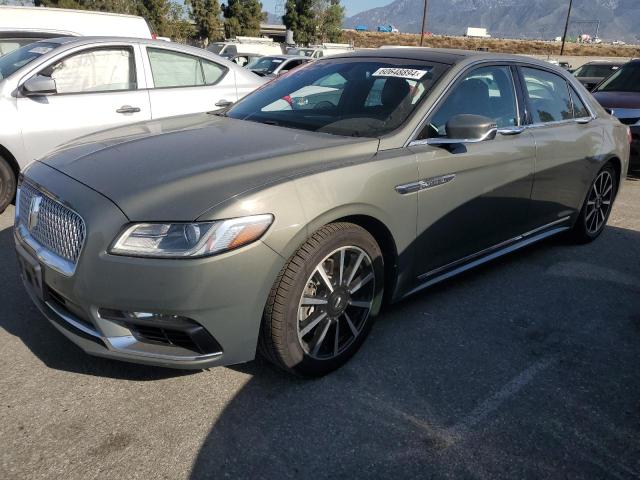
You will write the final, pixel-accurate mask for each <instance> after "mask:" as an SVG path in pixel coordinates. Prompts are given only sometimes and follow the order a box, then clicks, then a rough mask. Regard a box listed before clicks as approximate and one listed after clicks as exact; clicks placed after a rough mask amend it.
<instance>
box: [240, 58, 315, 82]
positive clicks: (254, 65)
mask: <svg viewBox="0 0 640 480" xmlns="http://www.w3.org/2000/svg"><path fill="white" fill-rule="evenodd" d="M311 61H312V60H311V59H310V58H309V57H300V56H297V55H272V56H268V57H260V58H256V59H254V60H252V61H251V63H249V64H248V65H247V68H248V69H249V70H251V71H252V72H253V73H255V74H256V75H260V76H261V77H266V78H276V77H279V76H280V75H284V74H285V73H287V72H290V71H291V70H293V69H294V68H298V67H300V66H302V65H304V64H305V63H309V62H311Z"/></svg>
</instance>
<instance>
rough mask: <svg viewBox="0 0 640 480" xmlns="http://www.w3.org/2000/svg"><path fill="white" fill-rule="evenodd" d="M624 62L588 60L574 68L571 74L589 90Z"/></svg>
mask: <svg viewBox="0 0 640 480" xmlns="http://www.w3.org/2000/svg"><path fill="white" fill-rule="evenodd" d="M625 63H626V62H605V61H597V62H589V63H585V64H584V65H582V66H581V67H580V68H578V69H577V70H575V71H574V72H573V74H574V75H575V77H576V78H577V79H578V81H579V82H580V83H581V84H583V85H584V86H585V88H586V89H587V90H589V91H591V90H593V89H594V87H595V86H596V85H598V84H599V83H600V82H601V81H602V80H604V79H605V78H607V77H608V76H609V75H611V74H612V73H614V72H615V71H616V70H618V69H619V68H620V67H621V66H622V65H624V64H625Z"/></svg>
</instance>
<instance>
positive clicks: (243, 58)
mask: <svg viewBox="0 0 640 480" xmlns="http://www.w3.org/2000/svg"><path fill="white" fill-rule="evenodd" d="M221 57H222V58H226V59H227V60H229V61H230V62H233V63H235V64H236V65H240V66H241V67H247V66H248V65H249V64H250V63H251V62H254V61H256V60H258V59H259V58H262V55H258V54H254V53H247V54H241V53H238V54H235V55H221Z"/></svg>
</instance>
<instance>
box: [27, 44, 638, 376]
mask: <svg viewBox="0 0 640 480" xmlns="http://www.w3.org/2000/svg"><path fill="white" fill-rule="evenodd" d="M203 103H204V104H206V103H207V102H206V99H203ZM628 159H629V131H628V127H627V126H625V125H622V124H621V123H619V122H618V121H617V120H616V119H614V118H613V117H611V116H610V115H609V114H608V113H607V112H606V111H605V110H604V109H602V108H601V107H600V106H599V105H598V104H597V102H596V101H594V99H593V98H592V97H591V95H590V94H589V93H588V92H587V91H586V90H585V89H584V88H583V87H582V86H581V85H580V83H579V82H578V81H577V80H576V79H575V78H573V77H572V76H571V75H570V74H568V73H566V72H565V71H563V70H561V69H559V68H556V67H554V66H552V65H550V64H548V63H545V62H539V61H536V60H533V59H530V58H526V57H519V56H509V55H496V54H491V53H483V52H465V51H457V50H437V49H412V48H401V49H380V50H367V51H362V52H356V53H350V54H345V55H340V56H334V57H330V58H327V59H324V60H320V61H318V62H315V63H312V64H308V65H306V66H304V67H302V68H300V69H297V70H295V71H293V72H291V73H289V74H287V75H284V76H282V77H280V78H279V79H278V80H275V81H273V82H271V83H269V84H267V85H265V86H263V87H262V88H260V89H259V90H257V91H256V92H254V93H252V94H250V95H249V96H247V97H246V98H244V99H243V100H241V101H239V102H238V103H237V104H235V105H233V106H231V107H228V108H227V109H225V110H223V111H216V112H210V113H203V114H198V115H190V116H183V117H175V118H170V119H165V120H158V121H151V122H145V123H139V124H135V125H132V126H129V127H125V128H121V129H115V130H109V131H105V132H101V133H98V134H94V135H92V136H90V137H85V138H83V139H80V140H78V141H76V142H75V143H73V144H71V145H66V146H64V147H62V148H61V149H59V150H57V151H56V152H54V153H52V154H50V155H49V156H47V157H45V158H43V159H42V160H41V161H38V162H35V163H33V164H32V165H31V166H30V167H29V168H27V169H26V171H24V173H23V176H22V178H21V180H20V186H19V192H18V195H17V207H16V223H15V243H16V249H17V252H18V259H19V263H20V266H21V271H22V277H23V281H24V284H25V286H26V289H27V291H28V292H29V294H30V296H31V298H32V299H33V301H34V302H35V303H36V305H37V306H38V307H39V308H40V310H41V311H42V312H43V313H44V315H45V316H46V317H47V318H48V319H49V320H50V321H51V322H52V323H53V324H54V325H55V326H56V327H57V328H58V330H60V332H62V333H63V334H64V335H66V336H67V337H68V338H69V339H71V341H73V342H75V343H76V344H77V345H79V346H80V347H81V348H82V349H84V350H85V351H86V352H87V353H90V354H92V355H98V356H102V357H110V358H115V359H119V360H125V361H130V362H138V363H145V364H152V365H161V366H168V367H175V368H189V369H201V368H207V367H213V366H217V365H229V364H236V363H240V362H246V361H249V360H251V359H253V358H254V357H255V355H256V353H257V352H259V353H261V354H262V355H264V356H265V357H266V358H268V359H269V360H270V361H272V362H273V363H274V364H276V365H278V366H279V367H281V368H283V369H285V370H287V371H289V372H292V373H295V374H298V375H302V376H320V375H324V374H326V373H328V372H330V371H332V370H334V369H336V368H338V367H339V366H341V365H342V364H344V363H345V362H346V361H347V360H348V359H349V358H350V357H351V356H352V355H353V354H354V353H355V352H356V351H357V350H358V349H359V348H360V347H361V345H362V343H363V342H364V340H365V338H366V337H367V334H368V333H369V331H370V329H371V327H372V323H373V320H374V317H375V316H376V315H378V314H379V312H380V310H381V307H382V306H383V305H384V304H385V303H392V302H394V301H397V300H400V299H402V298H404V297H406V296H407V295H411V294H413V293H416V292H418V291H420V290H422V289H424V288H425V287H428V286H430V285H433V284H434V283H437V282H439V281H441V280H443V279H446V278H449V277H451V276H453V275H456V274H457V273H460V272H462V271H464V270H467V269H469V268H472V267H474V266H477V265H479V264H482V263H484V262H487V261H489V260H491V259H494V258H496V257H498V256H500V255H504V254H506V253H509V252H512V251H514V250H517V249H520V248H522V247H524V246H526V245H529V244H531V243H533V242H536V241H538V240H541V239H543V238H546V237H549V236H551V235H555V234H559V233H561V232H566V233H567V234H569V235H571V236H572V237H573V238H574V239H575V240H576V241H579V242H588V241H591V240H594V239H595V238H596V237H598V236H599V235H600V233H601V232H602V230H603V229H604V227H605V224H606V223H607V219H608V216H609V214H610V212H611V208H612V204H613V202H614V200H615V198H616V194H617V193H618V189H619V187H620V183H621V178H623V176H624V175H625V174H626V171H627V168H628Z"/></svg>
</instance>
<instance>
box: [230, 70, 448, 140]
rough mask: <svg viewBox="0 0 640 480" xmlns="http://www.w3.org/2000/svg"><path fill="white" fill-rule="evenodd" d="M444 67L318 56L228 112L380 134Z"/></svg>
mask: <svg viewBox="0 0 640 480" xmlns="http://www.w3.org/2000/svg"><path fill="white" fill-rule="evenodd" d="M447 69H448V66H447V65H443V64H439V63H434V62H422V61H418V60H405V59H384V60H382V59H380V60H379V59H371V58H343V59H334V60H328V61H320V62H316V63H313V64H310V65H309V66H307V67H305V68H303V69H301V70H297V71H295V72H294V73H292V74H291V75H287V76H285V77H282V78H281V79H279V80H277V81H274V82H271V83H269V84H267V85H266V86H264V87H263V88H261V89H260V90H258V91H256V92H254V93H253V94H251V95H249V96H247V97H245V98H244V99H243V100H241V101H240V102H238V103H237V104H236V105H235V106H234V107H232V108H231V110H229V112H227V115H228V116H229V117H232V118H237V119H241V120H249V121H252V122H259V123H266V124H269V125H278V126H282V127H289V128H297V129H302V130H310V131H314V132H324V133H332V134H335V135H345V136H354V137H379V136H381V135H384V134H386V133H389V132H392V131H393V130H395V129H397V128H398V127H400V126H401V125H402V124H403V123H404V122H405V121H406V120H407V118H409V116H410V115H411V114H412V113H413V111H414V110H415V109H416V107H417V105H418V104H419V103H420V102H421V101H422V100H423V99H424V97H425V96H426V94H427V93H428V92H429V91H430V90H431V88H432V87H433V85H434V84H435V82H436V81H437V80H438V79H439V78H440V77H441V76H442V74H443V73H444V72H445V71H446V70H447Z"/></svg>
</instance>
